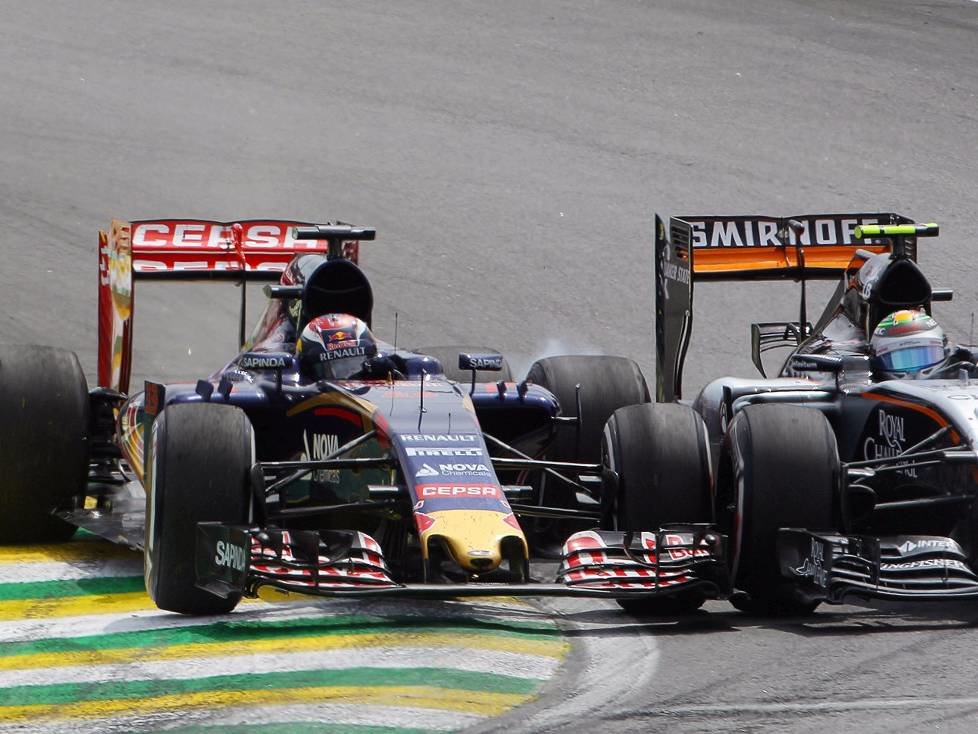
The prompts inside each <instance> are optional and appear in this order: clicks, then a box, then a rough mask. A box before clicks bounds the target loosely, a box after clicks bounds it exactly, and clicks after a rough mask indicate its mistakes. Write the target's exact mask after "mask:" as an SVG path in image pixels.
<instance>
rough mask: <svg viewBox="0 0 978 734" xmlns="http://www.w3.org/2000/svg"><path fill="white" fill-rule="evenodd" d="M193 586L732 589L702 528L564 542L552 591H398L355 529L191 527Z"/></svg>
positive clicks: (360, 591) (608, 592)
mask: <svg viewBox="0 0 978 734" xmlns="http://www.w3.org/2000/svg"><path fill="white" fill-rule="evenodd" d="M197 528H198V533H197V549H196V573H197V586H199V587H200V588H202V589H205V590H207V591H209V592H211V593H213V594H216V595H217V596H221V597H227V596H229V595H232V594H242V595H244V596H257V595H258V593H259V590H260V589H262V588H263V587H271V588H274V589H278V590H280V591H284V592H292V593H298V594H308V595H313V596H322V597H359V596H375V595H385V596H405V597H420V598H456V597H465V596H588V597H610V598H635V597H649V596H672V595H676V594H679V593H688V592H690V591H694V590H695V591H697V592H699V593H702V594H703V595H704V596H707V597H710V598H717V597H720V596H722V595H723V594H724V593H725V591H726V589H727V588H728V587H729V583H728V574H727V564H726V561H725V558H724V547H725V538H724V537H723V536H722V535H719V534H717V533H716V532H715V531H714V530H712V529H711V527H710V526H708V525H676V526H670V527H668V528H663V529H661V530H659V531H658V532H622V531H583V532H578V533H575V534H574V535H572V536H570V537H569V538H568V539H567V541H566V542H565V543H564V547H563V554H562V555H563V558H562V560H561V563H560V567H559V569H558V571H557V574H556V579H555V580H554V582H552V583H544V582H540V583H499V582H483V581H479V580H477V579H473V580H471V581H469V582H467V583H400V582H398V581H397V580H395V579H394V578H393V576H392V574H391V572H390V569H389V567H388V565H387V563H386V561H385V559H384V555H383V549H382V548H381V545H380V544H379V543H378V542H377V541H376V540H375V539H374V538H372V537H371V536H369V535H368V534H366V533H363V532H360V531H355V530H292V531H289V530H270V529H261V528H255V527H249V526H244V525H226V524H222V523H213V522H203V523H199V524H198V525H197Z"/></svg>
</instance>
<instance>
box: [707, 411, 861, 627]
mask: <svg viewBox="0 0 978 734" xmlns="http://www.w3.org/2000/svg"><path fill="white" fill-rule="evenodd" d="M840 476H841V464H840V462H839V450H838V444H837V442H836V438H835V434H834V433H833V431H832V427H831V426H830V425H829V422H828V420H827V419H826V418H825V416H824V415H823V414H822V413H821V412H819V411H818V410H816V409H814V408H804V407H800V406H796V405H752V406H748V407H747V408H745V409H744V410H742V411H740V412H739V413H738V414H737V415H736V416H734V418H733V420H732V421H731V422H730V426H729V427H728V429H727V435H726V437H725V439H724V449H723V455H722V456H721V461H720V471H719V474H718V477H717V506H716V510H715V511H716V515H717V519H718V523H719V524H720V527H721V529H722V530H723V531H724V532H726V533H728V534H729V538H730V546H729V547H730V559H731V564H732V568H731V577H732V578H733V583H734V587H735V588H737V589H739V590H741V591H742V592H745V593H746V595H735V596H734V597H732V598H731V603H732V604H733V605H734V606H735V607H736V608H737V609H739V610H740V611H743V612H748V613H750V614H758V615H768V616H797V615H805V614H811V613H812V612H813V611H814V610H815V608H816V607H817V606H818V604H819V602H818V601H810V600H806V599H803V598H801V597H799V596H798V593H797V590H796V588H795V587H794V585H793V584H792V583H791V582H790V581H788V579H786V578H784V577H783V576H782V575H781V571H780V568H779V566H778V558H777V553H776V542H777V535H778V529H779V528H783V527H799V528H808V529H811V530H833V529H834V528H835V527H836V523H835V508H836V505H837V501H836V499H837V496H838V487H839V483H840Z"/></svg>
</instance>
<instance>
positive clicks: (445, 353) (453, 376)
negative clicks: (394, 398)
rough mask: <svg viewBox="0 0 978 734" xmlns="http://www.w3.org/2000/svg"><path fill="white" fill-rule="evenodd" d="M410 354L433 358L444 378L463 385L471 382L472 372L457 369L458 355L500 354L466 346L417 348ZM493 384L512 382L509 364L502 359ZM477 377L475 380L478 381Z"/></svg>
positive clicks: (486, 349)
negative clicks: (438, 364)
mask: <svg viewBox="0 0 978 734" xmlns="http://www.w3.org/2000/svg"><path fill="white" fill-rule="evenodd" d="M411 351H412V352H414V353H416V354H426V355H427V356H429V357H434V358H435V359H437V360H438V361H439V362H441V368H442V371H443V372H444V373H445V377H447V378H448V379H449V380H454V381H455V382H461V383H463V384H466V383H471V382H472V370H463V369H459V366H458V355H459V354H501V352H499V350H496V349H492V348H491V347H466V346H446V347H418V348H417V349H412V350H411ZM493 374H494V375H497V376H494V377H493V382H498V381H499V380H502V381H503V382H512V381H513V373H512V370H510V368H509V362H507V361H506V358H505V357H503V368H502V370H500V371H499V372H496V373H493ZM478 379H479V378H478V377H477V378H476V380H477V381H478Z"/></svg>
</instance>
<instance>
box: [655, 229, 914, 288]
mask: <svg viewBox="0 0 978 734" xmlns="http://www.w3.org/2000/svg"><path fill="white" fill-rule="evenodd" d="M673 219H674V220H676V219H678V220H680V221H682V222H686V223H687V224H689V226H690V228H691V230H692V247H693V249H694V250H695V258H694V264H693V277H694V278H695V279H696V280H755V279H758V280H764V279H783V278H787V279H794V278H798V277H800V276H801V274H802V273H801V267H800V264H799V256H798V251H799V246H800V247H801V249H802V250H803V252H804V276H805V277H806V278H808V279H820V278H821V279H824V278H835V277H838V276H839V275H841V274H842V273H844V272H845V271H846V270H847V269H848V268H849V267H850V265H851V264H852V262H853V259H854V258H856V257H857V252H858V251H859V250H863V251H865V252H872V253H881V252H889V251H890V244H889V241H886V240H882V239H864V240H857V239H856V237H855V234H854V232H855V229H856V227H858V226H859V225H864V224H911V223H912V222H913V220H911V219H908V218H907V217H904V216H902V215H900V214H894V213H858V214H803V215H800V216H794V217H770V216H764V215H756V216H680V217H674V218H673ZM793 223H795V226H794V227H793V226H792V224H793ZM906 239H907V253H908V254H909V255H910V257H912V258H913V259H914V260H916V239H915V238H913V237H908V238H906Z"/></svg>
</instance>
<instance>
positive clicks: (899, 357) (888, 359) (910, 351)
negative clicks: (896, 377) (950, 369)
mask: <svg viewBox="0 0 978 734" xmlns="http://www.w3.org/2000/svg"><path fill="white" fill-rule="evenodd" d="M942 359H944V347H941V346H938V345H936V344H931V345H929V346H925V347H904V348H903V349H896V350H894V351H892V352H887V353H886V354H883V355H880V357H879V360H880V362H881V363H882V364H883V369H885V370H890V371H893V372H916V371H917V370H922V369H924V367H930V366H931V365H932V364H937V363H938V362H940V361H941V360H942Z"/></svg>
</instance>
